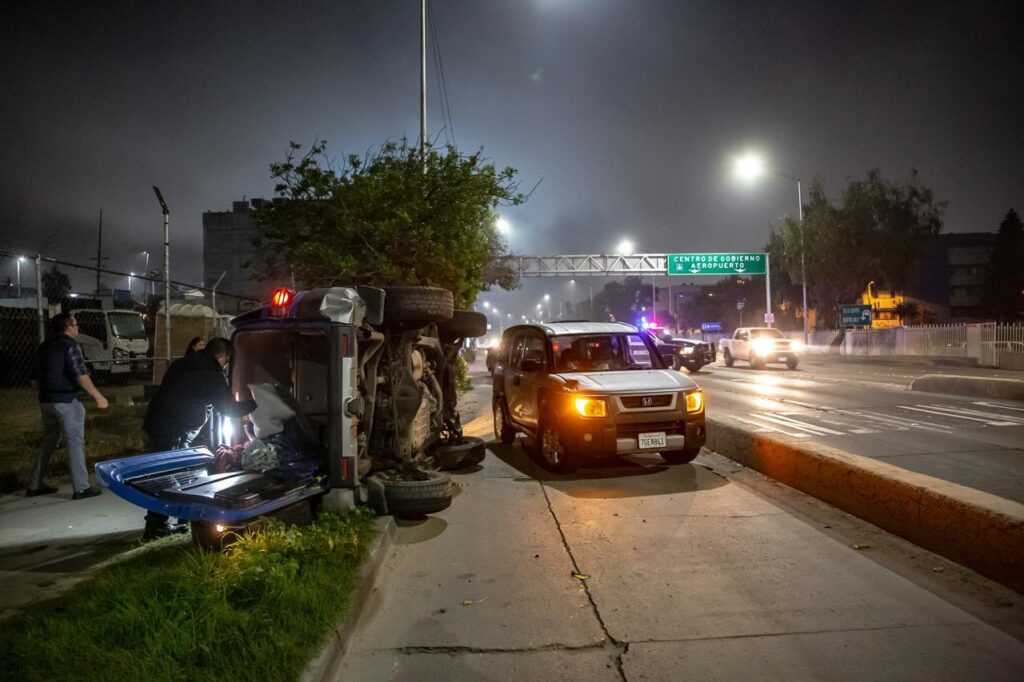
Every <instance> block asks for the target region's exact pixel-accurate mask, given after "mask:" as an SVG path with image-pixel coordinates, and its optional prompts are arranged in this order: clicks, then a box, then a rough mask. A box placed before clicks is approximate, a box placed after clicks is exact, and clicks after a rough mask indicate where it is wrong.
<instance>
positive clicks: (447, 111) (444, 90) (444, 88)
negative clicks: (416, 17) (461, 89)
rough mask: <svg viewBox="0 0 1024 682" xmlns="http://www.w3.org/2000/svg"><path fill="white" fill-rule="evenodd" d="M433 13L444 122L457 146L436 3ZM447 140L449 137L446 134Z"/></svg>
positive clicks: (453, 142) (431, 13)
mask: <svg viewBox="0 0 1024 682" xmlns="http://www.w3.org/2000/svg"><path fill="white" fill-rule="evenodd" d="M430 9H431V11H430V12H429V13H428V18H429V20H430V34H431V36H432V37H433V39H434V62H435V63H436V64H437V73H438V76H439V79H438V80H439V82H440V84H441V88H440V90H441V91H440V93H439V97H438V98H439V99H440V100H441V116H442V120H444V119H446V120H447V124H446V128H447V129H448V130H451V144H453V145H454V144H455V123H454V122H453V121H452V105H451V104H450V103H449V102H448V83H447V80H446V79H445V75H444V59H443V58H442V57H441V41H440V39H439V38H438V35H437V23H436V22H435V21H434V12H433V10H434V3H430ZM445 138H446V139H447V138H448V135H447V134H445Z"/></svg>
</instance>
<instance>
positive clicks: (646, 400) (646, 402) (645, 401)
mask: <svg viewBox="0 0 1024 682" xmlns="http://www.w3.org/2000/svg"><path fill="white" fill-rule="evenodd" d="M640 404H641V405H643V406H644V407H650V406H651V405H653V404H654V398H652V397H651V396H649V395H645V396H644V397H643V398H640Z"/></svg>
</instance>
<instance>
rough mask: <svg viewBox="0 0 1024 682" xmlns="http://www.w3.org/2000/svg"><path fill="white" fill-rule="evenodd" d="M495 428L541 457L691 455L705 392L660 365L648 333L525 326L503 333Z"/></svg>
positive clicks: (567, 466) (565, 468) (565, 467)
mask: <svg viewBox="0 0 1024 682" xmlns="http://www.w3.org/2000/svg"><path fill="white" fill-rule="evenodd" d="M493 382H494V384H493V385H494V401H493V404H492V409H493V412H494V435H495V436H496V437H497V438H498V439H499V440H500V441H501V442H502V443H505V444H511V443H513V441H514V440H515V437H516V434H517V433H523V434H525V435H526V436H527V437H529V438H530V439H531V440H532V442H533V447H532V453H533V454H534V455H535V456H536V457H537V459H538V460H539V462H540V464H541V465H542V466H544V467H546V468H548V469H550V470H552V471H555V472H558V473H570V472H572V471H574V470H575V469H577V468H578V467H579V466H580V465H581V464H583V463H585V462H586V461H588V460H593V459H598V458H608V457H614V456H617V455H625V454H631V453H642V452H652V453H654V452H656V453H660V454H661V456H662V457H663V458H664V459H665V460H666V461H667V462H670V463H673V464H685V463H687V462H692V461H693V459H694V458H695V457H696V456H697V454H698V453H699V452H700V449H701V447H702V446H703V445H704V441H705V438H706V429H705V418H704V394H703V393H702V392H701V390H700V388H699V387H698V386H697V385H696V384H695V383H694V382H693V381H691V380H690V379H689V378H687V377H686V376H684V375H682V374H680V373H679V372H677V371H674V370H673V369H672V368H671V367H670V366H668V365H666V364H665V362H664V361H663V360H662V358H661V356H660V355H659V354H658V351H657V349H656V348H655V347H654V342H653V341H652V340H651V338H650V336H649V335H648V334H646V333H644V332H641V331H639V330H638V329H637V328H636V327H634V326H632V325H628V324H624V323H621V322H571V323H570V322H563V323H545V324H523V325H517V326H514V327H510V328H509V329H507V330H505V332H504V334H503V335H502V343H501V352H500V353H499V354H498V358H497V364H496V365H495V369H494V380H493Z"/></svg>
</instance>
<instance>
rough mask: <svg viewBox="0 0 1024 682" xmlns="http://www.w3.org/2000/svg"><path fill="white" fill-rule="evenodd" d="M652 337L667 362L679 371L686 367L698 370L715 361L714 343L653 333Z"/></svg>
mask: <svg viewBox="0 0 1024 682" xmlns="http://www.w3.org/2000/svg"><path fill="white" fill-rule="evenodd" d="M651 339H652V340H653V341H654V346H655V347H656V348H657V349H658V352H659V353H661V357H662V359H663V360H664V361H665V363H666V364H669V365H671V366H672V369H675V370H677V371H678V370H679V369H682V368H683V367H685V368H686V369H688V370H689V371H691V372H696V371H699V370H700V368H701V367H703V366H704V365H710V364H711V363H712V362H714V361H715V355H716V354H715V344H713V343H708V342H706V341H700V340H698V339H684V338H681V337H678V336H669V335H665V336H661V337H658V336H654V335H652V336H651Z"/></svg>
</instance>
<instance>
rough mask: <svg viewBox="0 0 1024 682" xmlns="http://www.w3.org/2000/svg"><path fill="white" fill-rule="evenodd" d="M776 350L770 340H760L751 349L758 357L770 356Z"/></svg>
mask: <svg viewBox="0 0 1024 682" xmlns="http://www.w3.org/2000/svg"><path fill="white" fill-rule="evenodd" d="M773 348H775V344H774V343H772V342H771V341H769V340H768V339H758V340H757V341H754V343H752V344H751V349H752V350H753V351H754V353H755V354H757V355H768V354H769V353H771V352H772V349H773Z"/></svg>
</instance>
